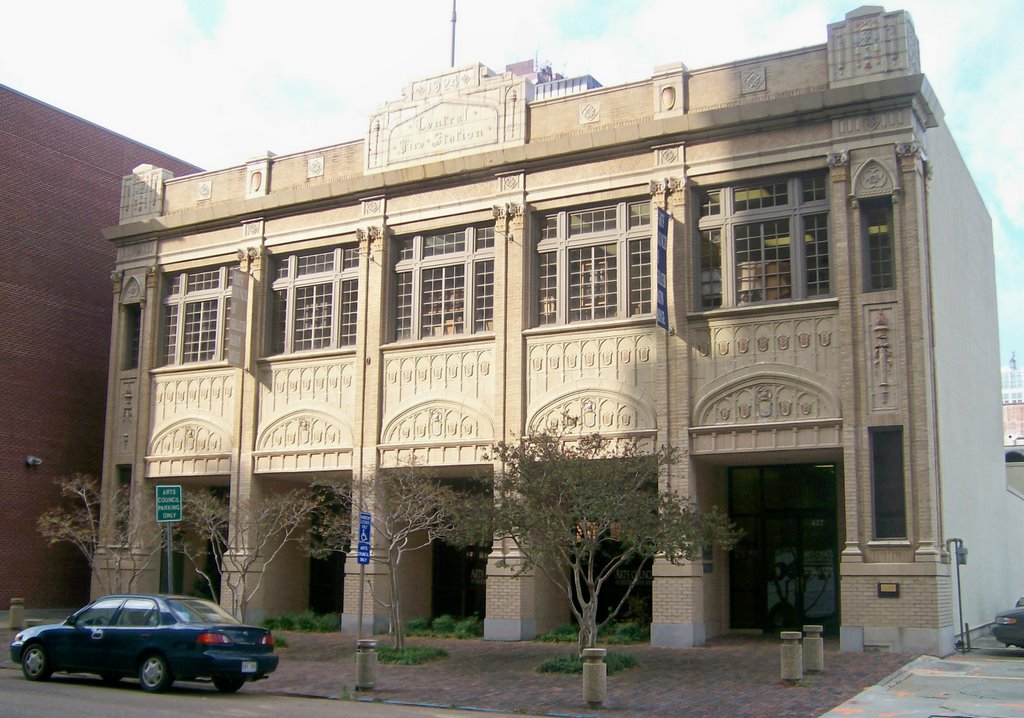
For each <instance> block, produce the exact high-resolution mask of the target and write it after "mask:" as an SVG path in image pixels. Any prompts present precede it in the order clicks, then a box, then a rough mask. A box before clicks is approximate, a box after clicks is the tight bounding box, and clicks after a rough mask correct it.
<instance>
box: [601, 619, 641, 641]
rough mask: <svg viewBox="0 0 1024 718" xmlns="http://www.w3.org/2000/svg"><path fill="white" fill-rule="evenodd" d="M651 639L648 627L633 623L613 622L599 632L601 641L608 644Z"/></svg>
mask: <svg viewBox="0 0 1024 718" xmlns="http://www.w3.org/2000/svg"><path fill="white" fill-rule="evenodd" d="M650 639H651V629H650V628H649V627H644V626H638V625H637V624H635V623H613V624H612V625H610V626H608V627H607V628H606V629H605V631H604V632H603V633H602V634H601V639H600V640H601V642H602V643H607V644H610V645H619V646H621V645H625V644H629V643H646V642H647V641H649V640H650Z"/></svg>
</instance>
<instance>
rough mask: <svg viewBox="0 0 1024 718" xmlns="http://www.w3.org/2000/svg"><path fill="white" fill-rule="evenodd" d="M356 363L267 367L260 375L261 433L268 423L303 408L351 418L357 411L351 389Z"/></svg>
mask: <svg viewBox="0 0 1024 718" xmlns="http://www.w3.org/2000/svg"><path fill="white" fill-rule="evenodd" d="M354 372H355V362H354V361H353V360H351V359H347V360H344V361H330V362H318V363H311V364H291V363H289V364H284V365H273V366H271V367H266V368H264V369H263V371H262V372H261V373H260V385H261V392H260V424H261V427H260V432H261V433H262V432H263V431H265V429H266V426H265V424H266V423H267V422H271V421H276V420H277V419H278V418H279V417H281V416H282V415H284V414H289V413H291V412H293V411H297V410H301V409H319V410H323V411H324V412H325V413H327V414H331V415H337V416H346V415H348V416H351V414H352V412H354V410H355V403H354V402H355V396H354V392H353V390H352V383H353V380H354Z"/></svg>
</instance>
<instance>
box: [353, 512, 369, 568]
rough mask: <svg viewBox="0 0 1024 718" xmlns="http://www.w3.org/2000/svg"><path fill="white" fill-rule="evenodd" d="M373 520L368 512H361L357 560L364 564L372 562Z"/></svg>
mask: <svg viewBox="0 0 1024 718" xmlns="http://www.w3.org/2000/svg"><path fill="white" fill-rule="evenodd" d="M371 520H372V519H371V517H370V514H369V513H368V512H366V511H360V512H359V544H358V546H357V547H356V560H357V561H358V562H359V563H361V564H364V565H365V564H368V563H370V527H371Z"/></svg>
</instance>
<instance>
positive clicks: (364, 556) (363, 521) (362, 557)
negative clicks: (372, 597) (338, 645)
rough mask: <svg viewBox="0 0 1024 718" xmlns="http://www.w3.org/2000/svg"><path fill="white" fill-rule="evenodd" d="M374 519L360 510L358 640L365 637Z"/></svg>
mask: <svg viewBox="0 0 1024 718" xmlns="http://www.w3.org/2000/svg"><path fill="white" fill-rule="evenodd" d="M372 525H373V519H372V517H371V515H370V513H369V512H367V511H360V512H359V542H358V543H357V544H356V561H358V562H359V612H358V615H357V617H356V622H357V624H358V626H357V628H356V640H357V641H358V640H360V639H361V638H362V637H363V592H364V590H365V586H366V564H368V563H370V531H371V527H372Z"/></svg>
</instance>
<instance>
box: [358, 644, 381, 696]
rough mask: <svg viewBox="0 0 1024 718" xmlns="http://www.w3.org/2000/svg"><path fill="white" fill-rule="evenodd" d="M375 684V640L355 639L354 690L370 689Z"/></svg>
mask: <svg viewBox="0 0 1024 718" xmlns="http://www.w3.org/2000/svg"><path fill="white" fill-rule="evenodd" d="M376 684H377V641H376V640H375V639H373V638H361V639H359V640H358V641H356V690H357V691H368V690H372V689H373V687H374V686H375V685H376Z"/></svg>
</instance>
